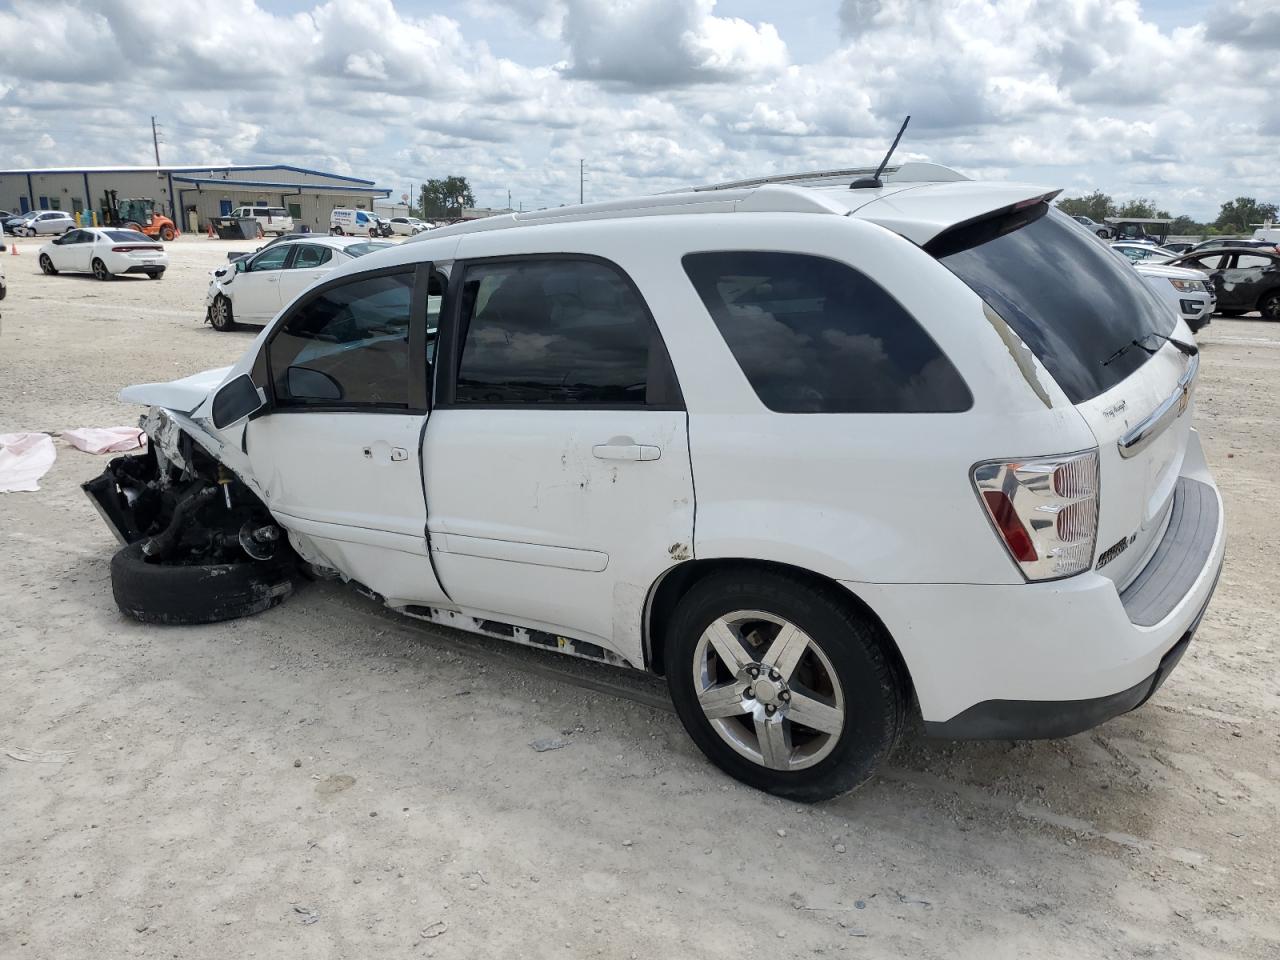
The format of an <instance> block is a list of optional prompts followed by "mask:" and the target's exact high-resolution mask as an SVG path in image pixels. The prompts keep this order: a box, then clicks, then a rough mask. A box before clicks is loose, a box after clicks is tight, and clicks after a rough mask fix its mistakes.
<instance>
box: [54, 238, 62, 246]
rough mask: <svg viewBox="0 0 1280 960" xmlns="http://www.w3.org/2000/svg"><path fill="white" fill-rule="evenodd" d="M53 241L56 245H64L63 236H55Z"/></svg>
mask: <svg viewBox="0 0 1280 960" xmlns="http://www.w3.org/2000/svg"><path fill="white" fill-rule="evenodd" d="M53 243H54V245H55V246H59V247H60V246H62V238H61V237H54V238H53Z"/></svg>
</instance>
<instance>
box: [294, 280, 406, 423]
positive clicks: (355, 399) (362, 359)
mask: <svg viewBox="0 0 1280 960" xmlns="http://www.w3.org/2000/svg"><path fill="white" fill-rule="evenodd" d="M412 292H413V275H412V274H408V273H406V274H398V275H396V276H390V277H371V278H368V279H364V280H357V281H354V282H352V283H348V284H345V285H343V286H340V287H334V288H333V289H331V290H328V291H326V292H325V293H324V294H322V295H321V296H319V297H317V298H315V299H314V300H312V301H310V302H309V303H308V304H307V305H306V306H304V307H303V308H302V309H301V310H299V311H298V312H297V313H295V314H294V315H293V316H292V317H290V318H289V321H288V322H287V323H286V324H285V325H284V327H283V328H282V329H281V331H280V332H279V333H278V334H276V336H275V338H274V339H273V340H272V341H271V347H270V352H269V360H270V366H271V376H272V382H273V383H274V385H275V394H276V400H277V402H279V403H284V404H288V403H290V402H294V403H299V402H301V403H305V402H308V401H310V402H315V401H328V402H341V403H343V404H355V405H361V404H376V405H378V406H390V407H405V406H408V403H409V302H410V299H411V294H412Z"/></svg>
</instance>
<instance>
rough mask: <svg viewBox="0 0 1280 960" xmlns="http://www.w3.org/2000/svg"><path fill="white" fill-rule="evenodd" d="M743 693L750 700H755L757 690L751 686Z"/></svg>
mask: <svg viewBox="0 0 1280 960" xmlns="http://www.w3.org/2000/svg"><path fill="white" fill-rule="evenodd" d="M742 695H743V696H744V697H746V698H747V699H748V700H754V699H755V697H756V692H755V690H753V689H752V688H751V687H747V689H746V690H745V691H743V694H742Z"/></svg>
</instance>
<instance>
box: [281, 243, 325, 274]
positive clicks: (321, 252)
mask: <svg viewBox="0 0 1280 960" xmlns="http://www.w3.org/2000/svg"><path fill="white" fill-rule="evenodd" d="M332 256H333V251H332V250H331V249H329V248H328V247H317V246H315V245H314V244H310V243H300V244H298V246H297V252H296V253H294V255H293V263H292V264H290V266H291V267H292V268H293V269H294V270H306V269H308V268H310V267H318V266H320V265H322V264H325V263H328V262H329V260H330V258H331V257H332Z"/></svg>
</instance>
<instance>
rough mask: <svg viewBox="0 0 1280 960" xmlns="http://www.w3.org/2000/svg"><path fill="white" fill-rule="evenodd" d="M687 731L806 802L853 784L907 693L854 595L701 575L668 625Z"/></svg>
mask: <svg viewBox="0 0 1280 960" xmlns="http://www.w3.org/2000/svg"><path fill="white" fill-rule="evenodd" d="M666 672H667V684H668V687H669V688H670V691H671V697H672V700H673V702H674V704H675V707H676V712H677V713H678V714H679V716H680V719H681V721H682V722H683V723H684V725H685V729H686V730H688V731H689V735H690V736H691V737H692V738H693V740H694V742H695V743H696V744H697V745H698V747H699V748H700V749H701V750H702V751H703V753H705V754H706V755H707V757H708V758H709V759H710V760H711V761H712V762H713V763H715V764H716V765H717V766H719V767H720V768H721V769H723V770H724V771H725V772H726V773H728V774H729V775H730V776H733V777H735V778H737V779H738V780H741V781H743V782H744V783H747V784H750V785H751V786H754V787H757V788H759V789H761V790H766V791H768V792H769V793H774V794H777V795H779V796H783V797H788V798H790V799H793V800H800V801H805V802H812V801H817V800H826V799H828V798H830V797H834V796H837V795H839V794H841V793H844V792H846V791H848V790H852V789H853V788H854V787H856V786H858V785H859V784H861V783H862V782H864V781H865V780H866V779H867V778H868V777H870V776H871V774H872V772H873V771H874V770H875V768H876V766H877V764H879V763H880V762H881V761H882V760H883V759H884V758H885V757H887V756H888V755H889V753H890V751H891V750H892V749H893V746H894V744H895V743H896V742H897V739H898V736H899V733H900V732H901V730H902V727H903V725H904V723H905V711H906V696H905V693H904V687H903V683H902V681H901V679H900V678H899V677H898V676H897V670H896V668H895V666H894V661H893V659H892V657H891V656H890V655H889V653H888V651H887V650H886V644H885V641H884V640H883V638H882V636H881V631H880V629H879V628H878V626H877V625H875V624H873V623H872V622H870V621H869V620H867V619H866V618H865V617H863V616H862V615H861V614H859V613H858V612H857V611H856V610H855V609H854V607H853V604H852V602H851V598H845V597H841V596H839V595H837V594H836V593H835V591H834V590H831V589H825V588H822V587H819V586H815V585H814V584H811V583H809V582H807V581H805V580H802V579H799V578H793V577H791V576H787V575H785V574H775V573H766V572H760V571H737V572H735V573H731V574H718V575H714V576H711V577H708V578H707V579H706V580H703V581H701V582H699V583H698V584H697V585H695V586H694V588H693V589H692V590H690V592H689V593H688V594H687V595H686V596H685V597H684V599H682V600H681V601H680V604H679V606H678V607H677V609H676V612H675V614H674V615H673V617H672V621H671V624H670V627H669V629H668V631H667V646H666Z"/></svg>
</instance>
